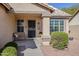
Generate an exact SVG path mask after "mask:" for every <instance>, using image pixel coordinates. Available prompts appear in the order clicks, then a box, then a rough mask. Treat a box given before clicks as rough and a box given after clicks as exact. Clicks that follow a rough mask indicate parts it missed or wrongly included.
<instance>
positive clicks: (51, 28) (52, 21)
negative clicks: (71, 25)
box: [50, 19, 65, 32]
mask: <svg viewBox="0 0 79 59" xmlns="http://www.w3.org/2000/svg"><path fill="white" fill-rule="evenodd" d="M56 21H58V25H56V24H55V23H56ZM61 21H63V24H60V23H61ZM54 22H55V23H54ZM53 23H54V24H53ZM64 25H65V21H64V20H63V19H51V20H50V32H64V30H65V28H64V27H65V26H64ZM56 26H58V31H56V30H53V28H54V29H55V27H56ZM61 26H62V27H63V30H62V31H61Z"/></svg>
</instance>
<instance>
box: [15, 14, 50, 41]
mask: <svg viewBox="0 0 79 59" xmlns="http://www.w3.org/2000/svg"><path fill="white" fill-rule="evenodd" d="M14 15H15V23H16V25H15V26H16V32H15V33H16V34H17V36H18V35H19V39H21V40H22V39H33V38H41V39H43V40H44V42H45V39H46V41H49V40H50V17H42V15H41V14H26V13H25V14H24V13H15V14H14ZM20 36H21V37H20ZM23 36H24V38H23ZM19 39H18V40H19Z"/></svg>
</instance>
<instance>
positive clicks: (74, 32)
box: [69, 10, 79, 39]
mask: <svg viewBox="0 0 79 59" xmlns="http://www.w3.org/2000/svg"><path fill="white" fill-rule="evenodd" d="M69 30H70V36H71V37H73V38H74V39H79V10H77V11H76V12H75V13H74V15H73V17H72V18H71V19H70V21H69Z"/></svg>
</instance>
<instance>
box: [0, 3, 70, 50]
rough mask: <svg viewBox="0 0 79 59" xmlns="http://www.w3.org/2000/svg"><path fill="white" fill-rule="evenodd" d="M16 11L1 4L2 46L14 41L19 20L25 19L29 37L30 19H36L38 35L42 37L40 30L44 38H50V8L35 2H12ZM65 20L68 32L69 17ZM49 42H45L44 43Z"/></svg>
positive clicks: (0, 30)
mask: <svg viewBox="0 0 79 59" xmlns="http://www.w3.org/2000/svg"><path fill="white" fill-rule="evenodd" d="M10 6H11V7H12V8H13V9H14V12H7V10H6V9H5V7H4V6H2V5H1V4H0V48H2V47H3V46H4V45H5V44H6V43H7V42H10V41H12V33H14V32H17V23H16V22H17V20H18V19H22V20H24V24H23V26H24V32H25V36H26V38H28V20H35V21H36V29H35V30H36V37H40V35H39V32H42V33H43V34H42V36H41V37H42V38H43V39H50V19H51V13H50V11H49V10H47V9H44V8H42V7H39V6H36V5H35V4H32V3H29V4H11V3H10ZM63 20H64V29H65V30H64V32H66V33H68V31H69V24H68V21H69V20H68V19H63ZM46 43H47V44H49V42H44V44H46Z"/></svg>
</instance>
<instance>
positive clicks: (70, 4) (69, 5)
mask: <svg viewBox="0 0 79 59" xmlns="http://www.w3.org/2000/svg"><path fill="white" fill-rule="evenodd" d="M49 5H52V6H54V7H56V8H68V7H72V6H73V5H75V3H49Z"/></svg>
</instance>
